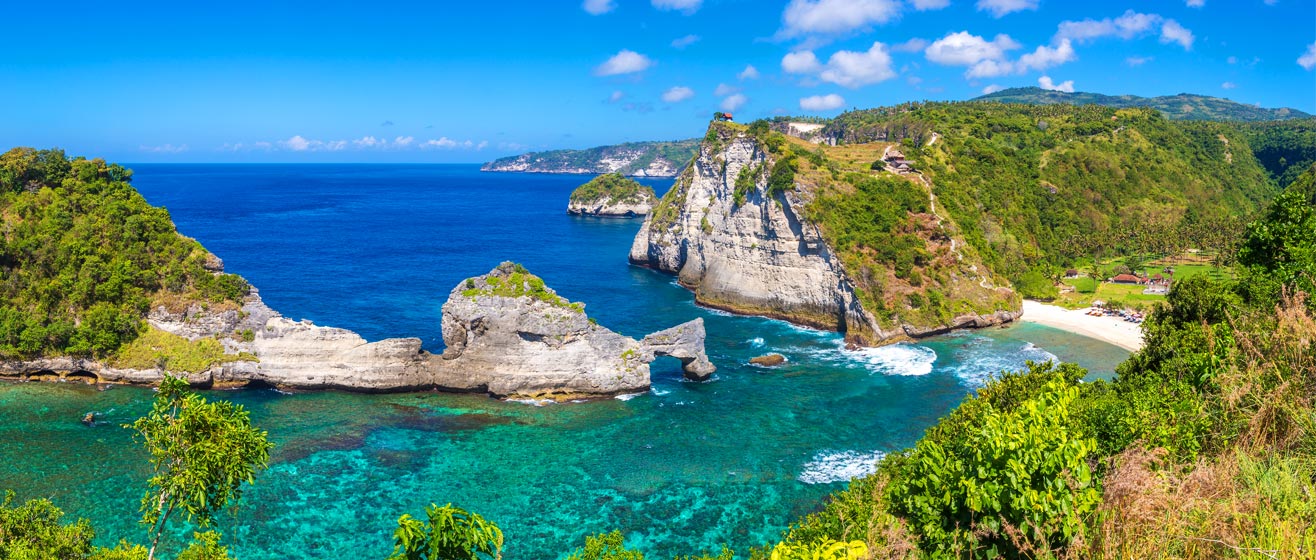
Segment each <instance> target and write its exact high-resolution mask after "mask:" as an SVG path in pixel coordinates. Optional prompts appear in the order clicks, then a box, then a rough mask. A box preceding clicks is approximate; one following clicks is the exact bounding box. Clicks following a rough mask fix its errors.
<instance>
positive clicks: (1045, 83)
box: [1037, 76, 1074, 93]
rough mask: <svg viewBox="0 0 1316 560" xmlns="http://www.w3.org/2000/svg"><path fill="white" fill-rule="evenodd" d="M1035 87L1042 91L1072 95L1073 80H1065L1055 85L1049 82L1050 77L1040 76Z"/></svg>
mask: <svg viewBox="0 0 1316 560" xmlns="http://www.w3.org/2000/svg"><path fill="white" fill-rule="evenodd" d="M1037 85H1038V86H1039V87H1041V88H1042V89H1048V90H1051V91H1063V92H1066V93H1074V80H1065V81H1063V82H1060V83H1058V84H1057V83H1055V82H1053V81H1051V76H1042V77H1041V78H1038V79H1037Z"/></svg>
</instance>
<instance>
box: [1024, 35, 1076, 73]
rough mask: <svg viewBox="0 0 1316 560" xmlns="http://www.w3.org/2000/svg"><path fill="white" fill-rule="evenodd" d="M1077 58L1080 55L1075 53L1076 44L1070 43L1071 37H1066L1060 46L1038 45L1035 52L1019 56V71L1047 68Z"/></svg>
mask: <svg viewBox="0 0 1316 560" xmlns="http://www.w3.org/2000/svg"><path fill="white" fill-rule="evenodd" d="M1075 58H1078V57H1077V56H1075V55H1074V46H1073V45H1072V44H1070V42H1069V39H1065V40H1063V41H1061V42H1060V45H1059V46H1056V47H1047V46H1041V47H1037V49H1036V50H1034V51H1033V52H1031V53H1028V54H1026V55H1023V56H1021V57H1019V71H1020V72H1024V71H1027V70H1046V69H1047V68H1051V67H1053V66H1059V65H1061V64H1064V63H1066V62H1070V61H1073V60H1074V59H1075Z"/></svg>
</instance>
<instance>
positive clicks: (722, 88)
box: [713, 84, 740, 97]
mask: <svg viewBox="0 0 1316 560" xmlns="http://www.w3.org/2000/svg"><path fill="white" fill-rule="evenodd" d="M739 91H740V88H738V87H736V86H729V85H727V84H718V85H717V89H715V90H713V95H716V96H718V97H722V96H724V95H731V94H733V93H736V92H739Z"/></svg>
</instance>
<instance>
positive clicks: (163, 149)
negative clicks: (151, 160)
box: [137, 143, 242, 154]
mask: <svg viewBox="0 0 1316 560" xmlns="http://www.w3.org/2000/svg"><path fill="white" fill-rule="evenodd" d="M241 147H242V144H240V143H239V144H237V145H236V147H233V148H232V149H233V150H237V149H239V148H241ZM137 149H139V150H141V151H143V152H150V153H153V154H179V153H183V152H186V151H187V144H182V145H179V146H175V145H173V144H163V145H160V146H138V147H137Z"/></svg>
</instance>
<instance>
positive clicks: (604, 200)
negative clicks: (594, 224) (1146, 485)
mask: <svg viewBox="0 0 1316 560" xmlns="http://www.w3.org/2000/svg"><path fill="white" fill-rule="evenodd" d="M656 199H657V196H656V195H655V194H654V192H653V188H651V187H648V186H645V185H642V184H640V183H638V182H636V181H635V180H633V179H628V178H627V177H625V176H623V175H621V174H620V173H608V174H604V175H599V176H598V177H595V178H593V179H591V180H590V181H589V182H588V183H585V184H583V185H581V186H579V187H577V188H576V190H574V191H572V193H571V197H570V198H569V199H568V201H567V213H568V214H571V215H573V216H597V217H606V218H636V217H643V216H646V215H648V214H649V211H650V210H652V209H653V203H654V201H655V200H656Z"/></svg>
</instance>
